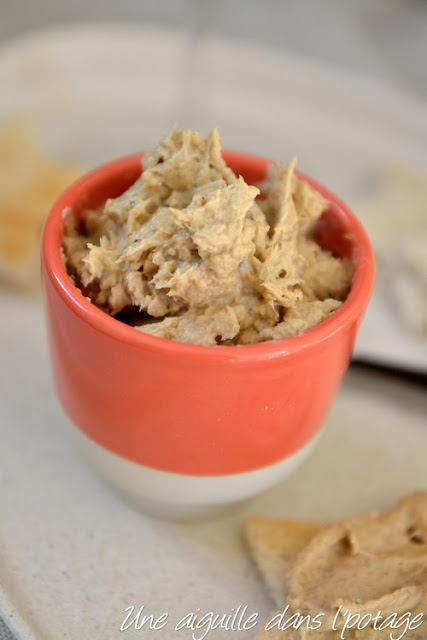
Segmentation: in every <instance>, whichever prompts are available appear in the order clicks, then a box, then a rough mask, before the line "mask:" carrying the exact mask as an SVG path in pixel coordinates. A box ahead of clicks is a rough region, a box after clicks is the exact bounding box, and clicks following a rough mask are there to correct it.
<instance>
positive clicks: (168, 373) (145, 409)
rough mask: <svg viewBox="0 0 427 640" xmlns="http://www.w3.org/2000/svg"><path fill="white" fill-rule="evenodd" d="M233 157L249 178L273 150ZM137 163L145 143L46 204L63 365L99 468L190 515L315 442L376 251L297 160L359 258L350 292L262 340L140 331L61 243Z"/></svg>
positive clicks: (53, 331)
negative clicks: (316, 320) (69, 226)
mask: <svg viewBox="0 0 427 640" xmlns="http://www.w3.org/2000/svg"><path fill="white" fill-rule="evenodd" d="M224 158H225V160H226V162H227V163H228V164H229V166H230V167H231V168H232V169H233V170H234V171H235V172H236V173H237V174H241V175H242V176H243V177H244V178H245V180H246V181H247V182H249V183H257V182H260V181H262V180H264V179H265V177H266V171H267V167H268V165H269V164H270V162H269V161H268V160H265V159H263V158H259V157H256V156H251V155H247V154H243V153H236V152H225V153H224ZM140 173H141V154H136V155H132V156H129V157H126V158H122V159H119V160H115V161H113V162H110V163H108V164H106V165H104V166H101V167H99V168H98V169H95V170H94V171H92V172H90V173H88V174H87V175H85V176H83V177H82V178H80V179H79V180H77V182H75V183H74V184H72V185H71V186H70V187H69V188H68V189H67V190H66V191H65V193H63V195H62V196H61V197H60V198H59V200H58V201H57V202H56V203H55V205H54V206H53V208H52V211H51V212H50V215H49V216H48V219H47V222H46V225H45V228H44V233H43V242H42V272H43V288H44V295H45V303H46V304H45V308H46V316H47V323H48V335H49V340H50V348H51V356H52V364H53V372H54V378H55V383H56V387H57V391H58V395H59V398H60V400H61V402H62V405H63V407H64V409H65V411H66V413H67V414H68V416H69V417H70V418H71V420H72V422H73V423H74V425H75V427H76V429H73V431H74V433H75V435H76V436H77V439H78V442H79V445H80V446H81V448H82V450H83V452H84V453H85V455H86V457H87V458H88V459H89V461H90V462H91V463H92V464H93V465H94V466H95V468H96V469H97V470H98V471H99V472H100V473H101V474H103V475H104V476H105V477H107V478H108V479H109V480H110V482H111V483H112V484H113V485H115V486H116V487H117V488H118V489H120V490H121V491H122V492H124V493H125V494H126V495H127V496H128V497H129V498H130V499H132V500H133V502H137V503H138V504H139V505H140V506H142V508H143V509H144V510H146V511H148V512H150V513H154V514H156V515H161V516H164V517H170V518H176V517H191V516H193V515H201V514H204V513H205V512H209V511H212V510H214V509H217V508H219V507H223V506H225V505H227V504H230V503H233V502H236V501H239V500H243V499H246V498H248V497H250V496H252V495H254V494H256V493H259V492H261V491H263V490H265V489H267V488H268V487H270V486H271V485H273V484H274V483H276V482H277V481H278V480H280V479H281V478H283V477H285V476H286V475H287V474H289V473H290V472H291V471H292V470H293V469H294V468H295V467H296V466H297V465H298V464H299V463H300V461H301V460H302V459H303V457H304V456H305V454H306V453H307V452H308V450H309V449H310V446H311V445H312V444H313V442H314V440H315V437H316V435H317V434H318V432H319V430H320V428H321V425H322V423H323V420H324V418H325V415H326V413H327V411H328V408H329V406H330V404H331V401H332V399H333V397H334V394H335V392H336V390H337V387H338V385H339V383H340V381H341V378H342V376H343V374H344V372H345V370H346V368H347V365H348V362H349V359H350V356H351V352H352V347H353V343H354V339H355V335H356V331H357V328H358V324H359V322H360V320H361V317H362V314H363V312H364V310H365V307H366V305H367V303H368V300H369V297H370V294H371V291H372V287H373V278H374V258H373V252H372V248H371V246H370V243H369V240H368V238H367V236H366V234H365V232H364V230H363V228H362V226H361V225H360V223H359V222H358V220H357V219H356V218H355V217H354V215H353V214H352V213H351V212H350V211H349V210H348V209H347V207H346V206H345V205H344V204H342V202H340V201H339V200H338V198H336V197H335V196H334V195H333V194H332V193H330V192H329V191H327V190H326V189H325V188H324V187H322V186H321V185H319V184H317V183H316V182H314V181H313V180H311V179H310V178H308V177H305V176H303V175H301V174H299V177H300V178H302V179H304V180H306V181H307V182H309V183H310V184H311V185H312V186H313V187H314V188H315V189H317V190H318V191H319V192H320V193H321V194H322V195H323V196H324V197H325V198H326V199H327V200H328V201H329V203H330V206H329V208H328V210H327V211H326V212H325V213H324V214H323V215H322V217H321V219H320V221H319V223H318V227H317V234H318V241H319V242H320V243H321V245H322V246H323V247H325V248H327V249H329V250H331V251H332V252H333V253H334V254H336V255H339V256H346V257H349V258H350V259H351V261H352V264H353V282H352V286H351V290H350V292H349V295H348V298H347V299H346V301H345V302H344V303H343V305H342V306H341V307H340V308H339V309H338V310H337V311H336V312H335V313H333V314H332V315H331V316H330V317H329V318H328V319H327V320H325V321H324V322H322V323H321V324H319V325H317V326H316V327H314V328H312V329H310V330H308V331H306V332H305V333H303V334H301V335H298V336H295V337H292V338H286V339H283V340H277V341H270V342H264V343H261V344H254V345H245V346H227V347H225V346H224V347H220V346H215V347H211V346H209V347H208V346H206V347H205V346H198V345H191V344H182V343H179V342H174V341H171V340H166V339H163V338H158V337H155V336H151V335H148V334H144V333H142V332H140V331H137V330H136V329H134V328H132V327H131V326H127V325H125V324H123V323H121V322H119V321H118V320H116V319H114V318H112V317H110V316H109V315H107V314H106V313H104V312H103V311H101V310H100V309H98V308H97V307H96V306H95V305H94V304H92V303H91V302H90V301H89V300H88V299H87V298H85V297H84V296H83V295H82V294H81V293H80V291H79V290H78V289H77V288H76V287H75V286H74V285H73V283H72V281H71V280H70V278H69V277H68V275H67V273H66V271H65V269H64V266H63V264H62V261H61V253H60V248H61V239H62V234H63V229H64V217H65V216H67V215H75V216H78V215H79V213H80V212H81V211H82V210H84V209H86V208H94V207H98V206H99V205H101V204H102V203H103V202H104V201H105V200H106V199H107V198H109V197H116V196H118V195H119V194H121V193H122V192H123V191H124V190H125V189H127V187H129V186H130V185H131V184H132V183H133V182H134V181H135V180H136V178H137V177H138V176H139V175H140Z"/></svg>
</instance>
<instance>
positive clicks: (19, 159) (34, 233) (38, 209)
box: [0, 118, 78, 289]
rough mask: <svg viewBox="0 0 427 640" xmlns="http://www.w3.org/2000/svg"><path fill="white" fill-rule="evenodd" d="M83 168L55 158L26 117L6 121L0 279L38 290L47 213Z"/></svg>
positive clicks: (1, 130)
mask: <svg viewBox="0 0 427 640" xmlns="http://www.w3.org/2000/svg"><path fill="white" fill-rule="evenodd" d="M77 175H78V170H77V169H76V168H74V167H71V166H69V165H68V164H67V163H65V162H62V161H59V160H55V159H52V158H50V157H49V156H48V154H47V153H46V152H45V151H44V149H43V146H42V144H41V142H40V141H39V140H38V139H37V136H36V134H35V131H34V130H33V127H32V126H31V124H30V123H29V122H28V121H26V120H25V119H18V118H16V119H13V120H10V121H7V122H6V121H5V122H3V123H2V124H1V126H0V281H1V282H2V284H6V285H9V286H12V287H19V288H26V289H34V288H35V287H36V286H37V283H38V280H39V278H38V274H39V245H40V234H41V230H42V227H43V223H44V220H45V218H46V215H47V213H48V211H49V209H50V207H51V206H52V204H53V202H54V201H55V199H56V198H57V197H58V196H59V195H60V193H61V191H63V189H64V188H65V187H66V186H67V185H68V184H70V182H72V180H74V178H75V177H76V176H77Z"/></svg>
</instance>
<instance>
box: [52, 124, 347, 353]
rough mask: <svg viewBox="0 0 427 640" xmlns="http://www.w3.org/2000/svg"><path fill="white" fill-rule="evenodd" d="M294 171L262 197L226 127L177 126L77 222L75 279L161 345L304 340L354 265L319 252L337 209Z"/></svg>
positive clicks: (70, 240) (286, 170)
mask: <svg viewBox="0 0 427 640" xmlns="http://www.w3.org/2000/svg"><path fill="white" fill-rule="evenodd" d="M294 165H295V161H294V160H293V161H291V162H290V163H289V164H288V165H287V166H284V165H280V164H277V165H273V166H272V167H271V169H270V171H269V177H268V182H267V184H266V187H265V190H263V194H262V197H260V198H259V197H258V196H260V189H258V188H257V187H255V186H252V185H248V184H246V182H245V181H244V180H243V178H242V177H237V176H236V175H235V174H234V173H233V171H232V170H231V169H230V168H229V167H228V166H227V165H226V164H225V162H224V160H223V158H222V155H221V145H220V140H219V135H218V132H217V130H214V131H212V132H211V133H210V135H209V136H208V137H207V138H204V137H203V136H202V135H201V134H199V133H198V132H196V131H191V130H183V131H177V130H175V129H173V130H172V132H171V133H170V134H169V135H168V136H167V137H166V138H165V139H163V140H162V141H161V142H160V144H159V146H158V147H157V148H156V149H155V150H153V151H151V152H150V153H148V154H146V155H145V158H144V160H143V172H142V174H141V176H140V178H138V180H137V181H136V182H135V183H134V184H133V185H132V186H131V187H130V188H129V189H128V190H127V191H126V192H125V193H123V194H122V195H121V196H119V197H118V198H115V199H110V200H107V202H106V203H105V205H104V206H103V207H102V208H101V210H98V211H86V212H85V213H84V214H83V216H82V217H81V219H80V220H76V219H75V218H74V217H73V216H69V217H68V219H67V223H66V232H65V236H64V240H63V251H64V260H65V264H66V267H67V270H68V273H69V274H70V276H71V278H72V279H73V281H74V283H75V284H76V286H78V287H79V288H80V289H81V291H82V292H83V293H84V295H86V296H88V297H89V298H90V299H91V300H92V302H93V303H94V304H96V305H97V306H98V307H100V308H101V309H103V310H104V311H105V312H106V313H109V314H111V315H113V316H116V317H117V318H118V319H120V320H123V321H125V322H128V323H130V324H132V325H133V326H135V328H136V329H138V330H141V331H144V332H146V333H150V334H152V335H156V336H160V337H163V338H168V339H171V340H178V341H180V342H188V343H193V344H200V345H216V344H224V345H231V344H250V343H255V342H263V341H266V340H271V339H278V338H286V337H289V336H293V335H296V334H299V333H301V332H303V331H305V330H306V329H309V328H310V327H313V326H314V325H316V324H318V323H319V322H321V321H322V320H324V319H326V318H327V317H328V316H329V315H330V314H331V313H333V312H334V311H335V310H336V309H337V308H338V307H339V306H340V305H341V303H342V301H343V300H344V299H345V297H346V295H347V292H348V289H349V286H350V281H351V268H350V264H349V261H347V260H341V259H340V258H337V257H334V256H332V255H331V254H330V253H329V252H328V251H325V250H323V249H322V248H321V247H320V246H319V245H318V244H317V242H316V240H315V238H314V234H313V225H314V222H315V221H316V220H317V218H319V216H320V215H321V213H322V212H323V211H324V210H325V209H326V208H327V206H328V205H327V202H326V201H325V200H324V199H323V198H322V196H321V195H320V194H319V193H317V192H316V191H315V190H314V189H313V188H312V187H310V186H309V185H308V184H307V183H306V182H304V181H302V180H299V179H298V178H297V177H296V176H295V175H294Z"/></svg>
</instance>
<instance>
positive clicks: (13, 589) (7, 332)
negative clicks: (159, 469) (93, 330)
mask: <svg viewBox="0 0 427 640" xmlns="http://www.w3.org/2000/svg"><path fill="white" fill-rule="evenodd" d="M0 306H1V309H2V310H3V309H7V310H8V313H7V314H5V313H2V314H0V352H1V354H2V367H1V368H0V443H1V446H0V514H1V519H0V585H1V586H0V615H2V616H3V617H4V618H5V620H6V622H7V623H8V624H9V625H10V626H11V628H12V629H13V630H14V631H15V633H16V634H17V636H18V638H19V639H20V640H57V639H58V638H62V637H66V638H69V640H82V638H91V639H93V640H98V639H99V640H100V639H101V638H102V640H117V638H119V637H122V635H121V634H120V633H119V628H120V625H121V623H122V622H123V620H124V618H125V609H126V608H127V607H128V606H130V605H132V604H135V605H138V606H137V608H139V606H141V605H143V604H144V605H145V606H146V609H147V613H151V612H153V613H156V614H157V615H159V614H161V613H162V612H169V615H170V620H171V623H170V625H168V626H167V627H165V628H164V629H163V630H161V631H155V632H154V631H153V632H152V637H153V638H158V640H169V638H170V637H171V631H172V630H173V628H172V621H175V623H176V622H177V621H178V620H179V619H180V618H182V617H183V616H184V615H185V614H186V613H187V612H189V611H194V610H195V609H197V608H198V607H200V608H201V609H202V612H208V611H210V610H213V611H214V612H216V613H226V612H229V611H230V610H231V607H233V606H234V607H237V606H238V605H239V604H242V605H245V604H247V605H248V607H249V610H250V611H254V612H259V614H260V620H262V619H264V617H265V616H267V614H268V612H269V610H270V608H271V607H272V603H271V602H270V601H269V599H268V597H267V596H266V594H265V592H264V589H263V586H262V584H261V582H260V580H259V579H258V575H257V573H256V571H255V569H254V567H253V566H252V565H251V562H250V561H249V559H248V556H247V553H246V551H245V549H244V547H243V545H242V542H241V537H240V529H241V524H242V522H243V521H244V519H245V517H246V516H247V515H248V514H249V513H250V512H255V513H263V514H270V515H273V516H274V515H276V516H287V517H292V518H305V519H309V520H310V519H312V520H317V519H319V520H320V521H326V520H328V519H331V518H337V517H344V516H348V515H350V514H355V513H357V512H360V511H363V510H366V509H371V508H374V507H388V506H390V505H391V504H392V503H393V501H394V500H395V499H397V498H398V497H399V496H401V495H403V494H404V493H406V492H409V491H412V490H414V489H421V488H423V487H424V488H425V487H427V465H426V464H425V454H423V452H425V451H426V447H427V429H426V428H425V400H424V397H423V394H422V393H421V391H417V390H412V389H410V388H405V387H399V386H397V385H391V384H390V383H388V384H387V383H382V382H381V381H378V380H377V379H376V378H374V377H366V378H363V377H362V376H359V375H356V374H354V373H351V374H350V375H349V376H348V378H347V379H346V382H345V384H344V386H343V388H342V389H341V390H340V392H339V394H338V397H337V399H336V401H335V404H334V407H333V410H332V412H331V414H330V416H329V418H328V420H327V427H326V431H325V433H324V436H323V438H321V439H320V442H319V444H318V445H317V446H316V448H315V450H314V452H313V453H312V454H311V456H310V457H309V459H308V460H307V461H306V462H305V463H304V464H303V465H302V466H301V468H300V469H298V471H296V472H295V474H294V475H293V476H292V477H291V478H289V479H288V480H287V481H286V482H284V483H282V484H280V485H279V486H277V487H276V488H275V489H273V490H271V491H269V492H268V493H266V494H264V495H263V496H261V497H259V498H257V499H256V500H255V501H253V502H252V503H250V504H249V505H247V506H246V507H241V508H239V509H236V510H235V511H234V513H233V515H231V516H230V517H229V518H225V519H223V520H219V521H216V522H212V523H204V524H191V525H190V524H187V525H179V524H168V523H165V522H161V521H155V520H151V519H150V518H148V517H145V516H143V515H141V514H139V513H136V512H135V511H133V510H132V509H131V508H129V507H127V506H126V504H124V503H122V502H121V501H120V500H119V499H118V498H117V497H116V496H115V495H114V494H113V493H112V491H110V489H109V488H107V487H106V486H104V484H103V483H102V481H101V480H100V479H99V478H98V477H97V476H95V474H94V473H93V472H92V471H91V470H90V469H89V468H88V467H87V466H86V465H85V464H84V463H83V461H82V460H81V459H80V457H79V456H78V455H77V453H76V452H75V451H74V449H73V447H72V446H71V445H70V443H69V442H68V440H67V437H66V433H67V431H68V425H67V420H66V418H65V416H64V415H63V413H62V410H61V408H60V407H59V406H58V403H57V401H56V400H55V396H54V392H53V389H52V388H51V382H50V374H49V363H48V359H47V352H46V351H47V349H46V344H45V339H44V323H43V317H42V313H41V309H40V308H39V307H38V306H37V305H34V304H31V303H29V302H27V301H24V300H20V299H17V298H15V297H13V296H11V295H9V296H8V295H6V294H2V295H1V296H0ZM4 363H7V366H4ZM65 632H66V633H67V635H65ZM142 633H143V632H142V631H136V630H134V629H133V630H132V629H129V630H127V631H126V632H123V637H124V638H130V639H131V638H135V639H136V638H140V637H147V636H145V635H144V636H142V635H141V634H142ZM176 636H177V637H183V638H188V639H189V638H190V634H189V633H188V630H187V632H186V633H184V632H183V633H182V636H181V635H180V633H177V634H176ZM148 637H151V636H150V635H149V634H148ZM173 637H175V635H174V636H173ZM208 637H212V638H216V639H218V640H223V639H224V640H225V639H226V638H229V633H228V632H220V631H216V632H215V633H214V632H212V634H210V636H208ZM237 637H239V634H237ZM240 637H242V638H250V637H252V633H251V632H248V633H247V634H246V635H245V634H243V633H242V634H241V636H240Z"/></svg>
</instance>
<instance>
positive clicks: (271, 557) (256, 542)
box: [245, 516, 322, 607]
mask: <svg viewBox="0 0 427 640" xmlns="http://www.w3.org/2000/svg"><path fill="white" fill-rule="evenodd" d="M321 529H322V525H319V524H314V523H310V522H296V521H292V520H270V519H267V518H261V517H259V516H252V517H251V518H250V520H249V522H248V523H247V526H246V530H245V534H246V540H247V543H248V546H249V549H250V551H251V554H252V557H253V558H254V560H255V563H256V565H257V566H258V569H259V571H260V573H261V575H262V577H263V579H264V581H265V583H266V585H267V588H268V590H269V591H270V594H271V595H272V597H273V599H274V601H275V603H276V604H277V606H279V607H282V606H284V605H285V603H286V594H287V584H286V583H287V578H288V576H289V574H290V571H291V568H292V565H293V562H294V560H295V558H296V556H297V554H299V553H300V551H302V549H304V547H305V546H306V545H307V544H308V542H310V540H311V539H312V538H313V536H315V535H316V533H318V532H319V531H320V530H321Z"/></svg>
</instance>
